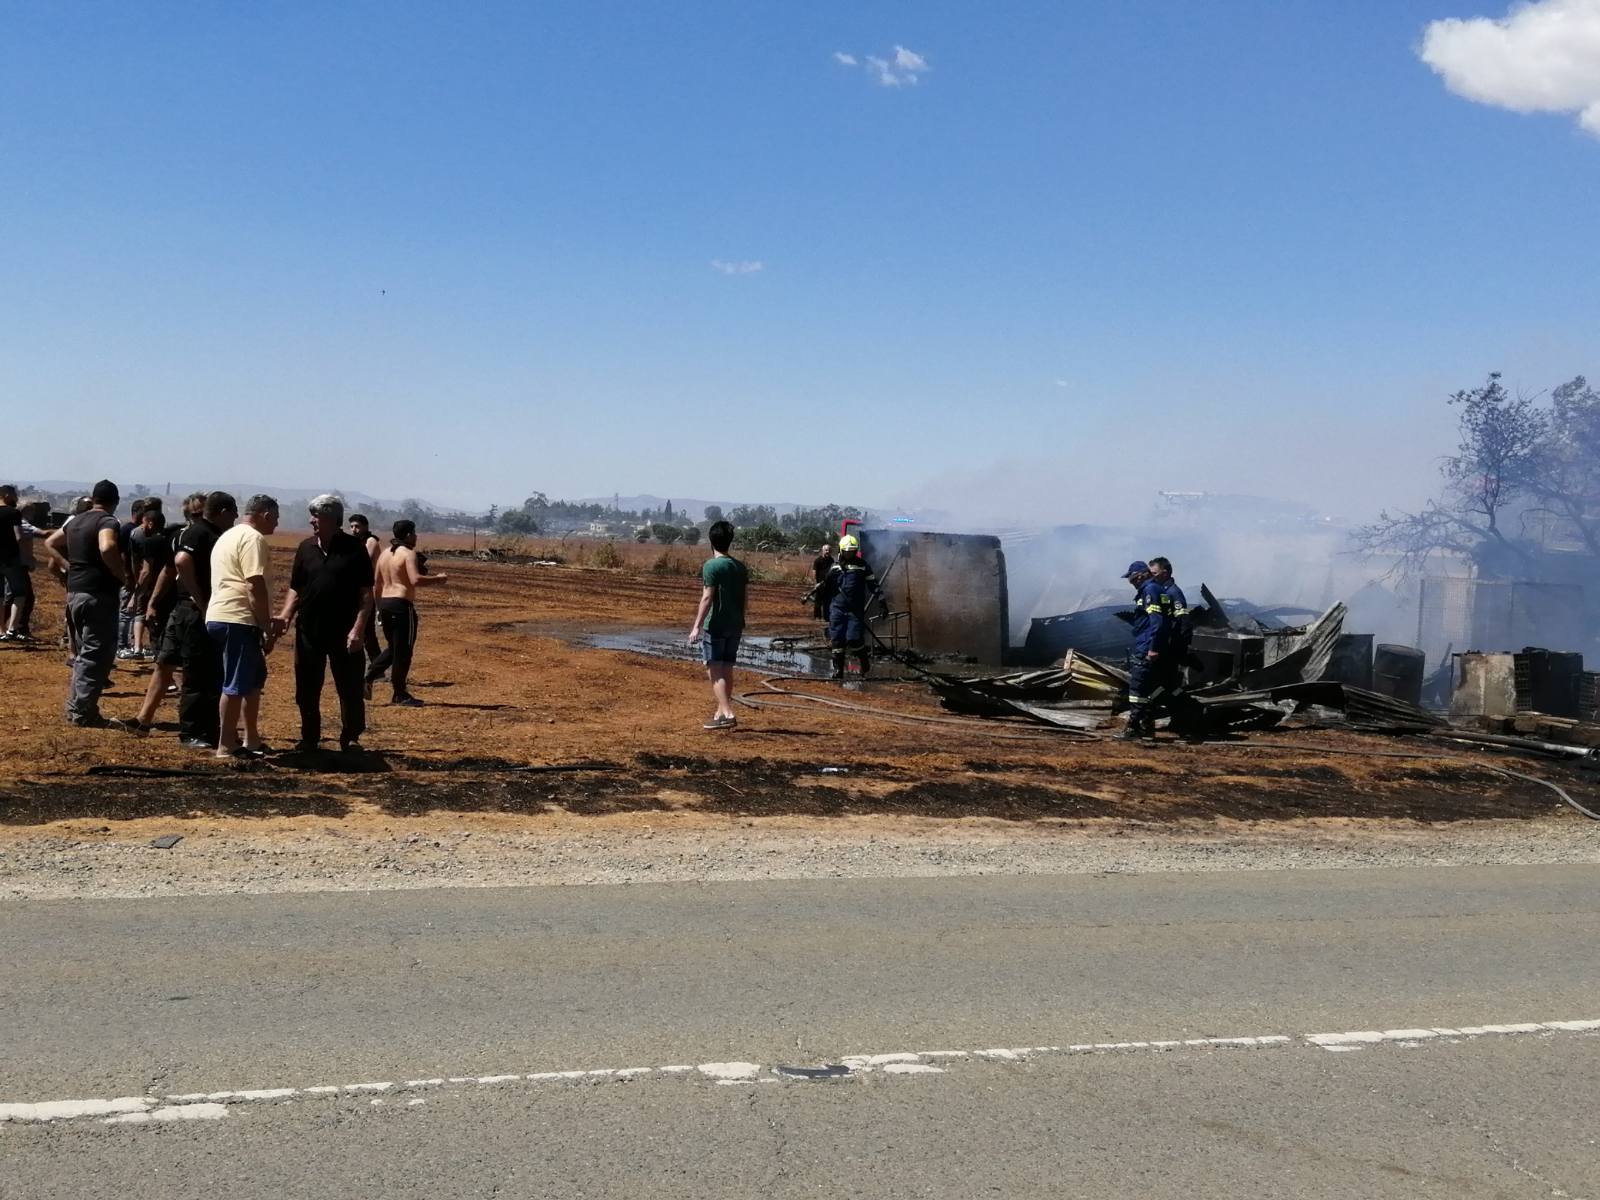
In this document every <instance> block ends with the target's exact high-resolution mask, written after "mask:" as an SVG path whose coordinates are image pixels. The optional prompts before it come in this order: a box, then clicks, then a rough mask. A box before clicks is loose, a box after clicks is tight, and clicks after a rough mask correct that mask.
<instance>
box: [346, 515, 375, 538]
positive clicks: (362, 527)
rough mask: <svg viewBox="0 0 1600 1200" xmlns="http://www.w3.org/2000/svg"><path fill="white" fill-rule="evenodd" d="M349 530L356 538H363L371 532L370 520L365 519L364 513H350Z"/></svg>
mask: <svg viewBox="0 0 1600 1200" xmlns="http://www.w3.org/2000/svg"><path fill="white" fill-rule="evenodd" d="M350 532H351V533H353V534H355V536H356V537H358V538H364V537H366V536H367V535H368V534H369V533H371V532H372V522H371V521H369V520H367V517H366V514H365V513H351V514H350Z"/></svg>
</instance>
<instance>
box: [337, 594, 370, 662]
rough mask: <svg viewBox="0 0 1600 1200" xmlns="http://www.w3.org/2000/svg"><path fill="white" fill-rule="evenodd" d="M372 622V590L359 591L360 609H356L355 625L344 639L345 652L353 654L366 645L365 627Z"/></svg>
mask: <svg viewBox="0 0 1600 1200" xmlns="http://www.w3.org/2000/svg"><path fill="white" fill-rule="evenodd" d="M371 621H372V589H371V588H370V587H364V588H362V589H361V607H360V608H358V609H356V623H355V624H354V625H352V626H350V635H349V636H348V637H346V638H345V639H344V647H345V649H346V650H348V651H350V653H351V654H354V653H355V652H356V651H357V650H359V649H361V647H362V646H363V645H365V644H366V640H367V626H368V625H369V624H370V623H371Z"/></svg>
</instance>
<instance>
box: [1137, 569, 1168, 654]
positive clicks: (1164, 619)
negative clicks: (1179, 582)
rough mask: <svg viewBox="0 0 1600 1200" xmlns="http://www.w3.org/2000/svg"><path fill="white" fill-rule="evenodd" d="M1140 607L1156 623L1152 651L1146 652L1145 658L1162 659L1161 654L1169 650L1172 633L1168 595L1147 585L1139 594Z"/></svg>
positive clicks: (1151, 641)
mask: <svg viewBox="0 0 1600 1200" xmlns="http://www.w3.org/2000/svg"><path fill="white" fill-rule="evenodd" d="M1139 606H1140V607H1141V608H1143V609H1144V611H1145V614H1146V615H1147V616H1148V617H1149V618H1150V619H1151V620H1152V621H1153V622H1154V623H1155V624H1154V626H1153V627H1152V629H1151V631H1150V649H1148V650H1146V651H1145V654H1144V656H1145V657H1146V658H1148V659H1156V658H1160V657H1161V652H1162V651H1163V650H1165V649H1166V648H1167V640H1168V637H1169V635H1170V634H1171V632H1172V618H1171V617H1170V616H1168V615H1167V605H1166V595H1165V594H1164V593H1162V592H1160V591H1157V590H1155V589H1154V588H1151V587H1150V585H1149V584H1146V585H1145V586H1144V588H1143V589H1141V590H1140V592H1139Z"/></svg>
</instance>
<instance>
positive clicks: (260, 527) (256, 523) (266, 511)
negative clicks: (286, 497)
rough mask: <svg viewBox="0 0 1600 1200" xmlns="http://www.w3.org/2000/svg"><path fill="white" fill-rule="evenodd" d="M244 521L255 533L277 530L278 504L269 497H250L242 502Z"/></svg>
mask: <svg viewBox="0 0 1600 1200" xmlns="http://www.w3.org/2000/svg"><path fill="white" fill-rule="evenodd" d="M244 519H245V521H246V522H247V523H248V524H249V525H250V526H251V527H252V528H254V529H255V530H256V532H257V533H271V532H273V530H275V529H277V528H278V502H277V501H276V500H274V499H273V498H272V497H271V496H251V497H250V499H248V500H246V501H245V502H244Z"/></svg>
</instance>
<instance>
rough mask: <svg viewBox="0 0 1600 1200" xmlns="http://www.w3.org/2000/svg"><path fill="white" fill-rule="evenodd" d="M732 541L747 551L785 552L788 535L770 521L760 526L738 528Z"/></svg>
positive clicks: (787, 546) (787, 544) (787, 545)
mask: <svg viewBox="0 0 1600 1200" xmlns="http://www.w3.org/2000/svg"><path fill="white" fill-rule="evenodd" d="M734 541H735V542H737V543H738V544H739V545H740V546H742V547H744V548H745V549H747V550H787V549H788V548H789V538H788V535H787V534H785V533H784V532H783V530H781V529H779V528H778V526H777V525H776V524H774V523H773V522H771V521H766V522H763V523H762V524H760V525H754V526H743V525H741V526H740V527H739V532H738V533H736V534H735V535H734Z"/></svg>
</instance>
